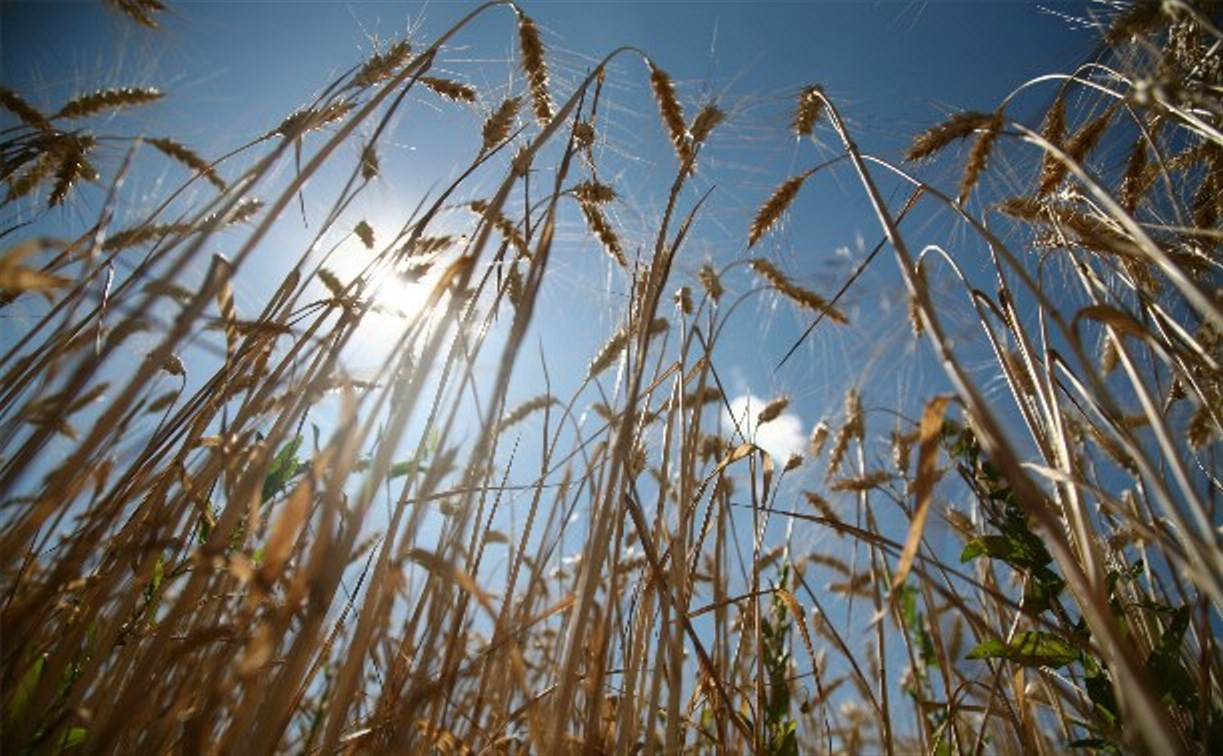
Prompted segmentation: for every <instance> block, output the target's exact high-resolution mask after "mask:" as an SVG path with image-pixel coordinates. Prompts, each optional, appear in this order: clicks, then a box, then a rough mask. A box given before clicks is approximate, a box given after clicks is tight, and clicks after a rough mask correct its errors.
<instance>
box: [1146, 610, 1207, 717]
mask: <svg viewBox="0 0 1223 756" xmlns="http://www.w3.org/2000/svg"><path fill="white" fill-rule="evenodd" d="M1189 619H1190V609H1189V607H1188V606H1182V607H1180V608H1179V609H1177V610H1176V611H1175V612H1174V613H1173V615H1172V621H1171V622H1169V623H1168V628H1167V629H1166V630H1164V634H1163V636H1161V637H1160V639H1159V645H1157V646H1156V647H1155V649H1154V650H1153V651H1151V654H1150V656H1148V657H1147V670H1148V671H1150V673H1151V678H1152V679H1153V680H1154V681H1155V684H1156V685H1158V686H1159V687H1160V688H1161V689H1162V690H1163V693H1164V695H1166V696H1169V697H1171V698H1172V700H1173V701H1175V702H1176V703H1178V704H1180V705H1181V706H1183V707H1185V708H1187V709H1190V710H1193V709H1196V708H1197V703H1198V697H1197V690H1196V686H1195V685H1194V681H1193V678H1192V677H1190V675H1189V672H1188V671H1186V669H1185V665H1184V664H1182V663H1181V659H1180V650H1181V644H1182V643H1183V642H1184V640H1185V632H1186V631H1187V630H1188V629H1189Z"/></svg>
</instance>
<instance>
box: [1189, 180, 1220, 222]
mask: <svg viewBox="0 0 1223 756" xmlns="http://www.w3.org/2000/svg"><path fill="white" fill-rule="evenodd" d="M1220 193H1223V181H1221V180H1220V179H1219V171H1218V170H1217V169H1214V170H1208V171H1207V172H1206V174H1205V175H1204V176H1202V181H1201V183H1199V184H1198V188H1197V190H1196V191H1195V192H1194V193H1193V199H1192V201H1191V206H1192V208H1193V222H1194V224H1196V225H1197V227H1198V228H1204V229H1206V228H1214V227H1215V224H1216V222H1217V221H1218V218H1219V208H1220V206H1221V205H1223V198H1220V196H1219V195H1220Z"/></svg>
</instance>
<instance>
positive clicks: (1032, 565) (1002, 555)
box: [960, 533, 1052, 569]
mask: <svg viewBox="0 0 1223 756" xmlns="http://www.w3.org/2000/svg"><path fill="white" fill-rule="evenodd" d="M1024 536H1027V537H1024ZM982 555H984V556H989V557H992V558H994V559H1000V560H1002V561H1004V562H1006V563H1007V564H1009V565H1011V566H1012V567H1015V568H1018V569H1038V568H1041V567H1044V566H1045V565H1047V564H1049V562H1050V561H1052V557H1051V556H1049V552H1048V551H1047V550H1046V549H1045V547H1044V544H1043V543H1041V541H1040V539H1039V538H1037V537H1036V536H1035V535H1033V534H1031V533H1024V534H1022V535H1019V534H1011V535H987V536H980V537H979V538H974V539H972V540H971V541H969V542H968V543H966V544H965V545H964V551H963V552H961V553H960V561H961V562H971V561H972V560H973V559H976V558H977V557H979V556H982Z"/></svg>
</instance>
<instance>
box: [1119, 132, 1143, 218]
mask: <svg viewBox="0 0 1223 756" xmlns="http://www.w3.org/2000/svg"><path fill="white" fill-rule="evenodd" d="M1146 168H1147V142H1146V139H1145V138H1143V137H1141V136H1140V137H1138V138H1137V139H1135V140H1134V146H1133V147H1131V148H1130V156H1129V158H1128V159H1127V160H1126V161H1125V175H1124V176H1122V177H1121V191H1120V197H1119V199H1120V200H1121V206H1122V207H1124V208H1125V210H1126V212H1128V213H1130V214H1133V212H1134V210H1135V209H1137V207H1138V200H1139V199H1141V198H1142V191H1143V186H1142V176H1143V174H1144V173H1145V172H1146Z"/></svg>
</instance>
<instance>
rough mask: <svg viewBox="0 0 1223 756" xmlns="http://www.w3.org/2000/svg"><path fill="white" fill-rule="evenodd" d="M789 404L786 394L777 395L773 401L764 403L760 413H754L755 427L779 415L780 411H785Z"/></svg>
mask: <svg viewBox="0 0 1223 756" xmlns="http://www.w3.org/2000/svg"><path fill="white" fill-rule="evenodd" d="M789 406H790V398H789V397H787V396H779V397H777V398H776V399H774V400H773V401H771V402H769V403H768V404H766V405H764V409H762V410H760V413H759V414H758V415H756V425H757V427H759V426H761V425H764V424H765V423H767V422H770V421H772V420H776V419H777V418H778V417H781V413H782V412H785V410H786V407H789Z"/></svg>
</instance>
